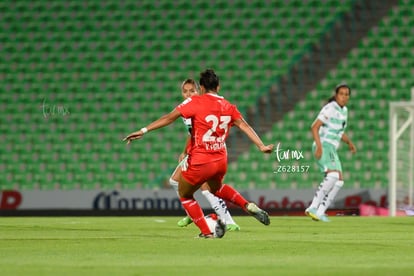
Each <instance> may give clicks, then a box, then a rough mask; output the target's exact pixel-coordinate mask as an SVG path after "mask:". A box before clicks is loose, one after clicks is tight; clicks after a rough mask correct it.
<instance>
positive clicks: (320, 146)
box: [305, 84, 356, 222]
mask: <svg viewBox="0 0 414 276" xmlns="http://www.w3.org/2000/svg"><path fill="white" fill-rule="evenodd" d="M350 95H351V89H350V88H349V86H348V85H346V84H340V85H338V86H337V87H336V89H335V95H334V96H332V97H331V98H330V99H329V100H328V104H326V105H325V106H324V107H323V108H322V110H321V111H320V113H319V115H318V117H317V118H316V120H315V121H314V122H313V124H312V135H313V139H314V142H313V145H312V150H313V153H314V155H315V158H316V159H317V163H318V166H319V168H320V170H321V172H322V173H324V174H325V178H324V180H323V181H322V183H321V184H320V185H319V187H318V189H317V191H316V193H315V196H314V197H313V200H312V203H311V205H310V206H309V207H308V208H307V209H306V210H305V214H306V215H308V216H310V217H311V218H312V219H313V220H316V221H323V222H329V219H328V217H327V216H326V214H325V212H326V210H327V209H328V207H329V206H330V205H331V203H332V202H333V200H334V199H335V197H336V195H337V193H338V191H339V190H340V189H341V188H342V186H343V185H344V181H343V178H342V165H341V161H340V160H339V157H338V153H337V152H336V150H337V148H338V146H339V143H340V141H342V142H344V143H346V144H348V146H349V150H350V151H351V152H352V153H355V152H356V148H355V146H354V144H353V143H352V142H351V140H350V139H349V137H348V136H347V135H346V134H345V128H346V127H347V121H348V109H347V107H346V104H347V103H348V100H349V97H350Z"/></svg>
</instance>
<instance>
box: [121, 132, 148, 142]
mask: <svg viewBox="0 0 414 276" xmlns="http://www.w3.org/2000/svg"><path fill="white" fill-rule="evenodd" d="M142 136H144V133H143V132H142V130H138V131H135V132H132V133H131V134H129V135H128V136H127V137H125V138H124V139H123V140H122V141H127V145H129V143H131V141H132V140H137V139H141V138H142Z"/></svg>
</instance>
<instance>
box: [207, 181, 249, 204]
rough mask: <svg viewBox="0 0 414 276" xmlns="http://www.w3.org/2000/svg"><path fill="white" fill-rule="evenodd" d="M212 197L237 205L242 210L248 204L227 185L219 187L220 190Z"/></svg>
mask: <svg viewBox="0 0 414 276" xmlns="http://www.w3.org/2000/svg"><path fill="white" fill-rule="evenodd" d="M214 195H216V196H218V197H220V198H222V199H225V200H228V201H230V202H232V203H234V204H236V205H239V206H240V207H241V208H243V209H245V206H246V204H247V203H249V202H248V201H247V200H246V199H245V198H244V197H243V196H242V195H241V194H240V193H239V192H238V191H236V189H234V188H233V187H231V186H229V185H227V184H223V185H221V188H220V189H219V190H218V191H217V192H216V193H215V194H214Z"/></svg>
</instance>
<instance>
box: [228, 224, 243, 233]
mask: <svg viewBox="0 0 414 276" xmlns="http://www.w3.org/2000/svg"><path fill="white" fill-rule="evenodd" d="M226 228H227V229H226V231H240V226H238V225H237V224H227V225H226Z"/></svg>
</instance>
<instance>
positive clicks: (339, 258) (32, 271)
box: [0, 216, 414, 276]
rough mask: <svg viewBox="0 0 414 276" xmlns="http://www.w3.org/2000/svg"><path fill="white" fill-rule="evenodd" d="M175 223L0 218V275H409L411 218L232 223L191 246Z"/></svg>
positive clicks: (412, 268) (192, 230) (413, 269)
mask: <svg viewBox="0 0 414 276" xmlns="http://www.w3.org/2000/svg"><path fill="white" fill-rule="evenodd" d="M178 219H179V217H46V218H45V217H30V218H29V217H12V218H10V217H3V218H0V271H1V272H0V275H2V276H5V275H59V276H61V275H191V274H196V275H197V276H200V275H413V274H414V219H413V218H412V217H397V218H388V217H333V218H331V219H332V222H330V223H322V222H313V221H311V220H310V219H309V218H307V217H271V225H270V226H263V225H262V224H260V223H259V222H257V221H256V220H255V219H253V218H252V217H245V216H240V217H235V220H236V221H237V222H238V223H239V225H240V226H241V231H239V232H228V233H226V235H225V236H224V238H223V239H199V238H195V237H196V236H197V235H198V233H199V231H198V229H197V228H196V227H195V226H194V225H190V226H188V227H186V228H179V227H177V226H176V222H177V220H178Z"/></svg>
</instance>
